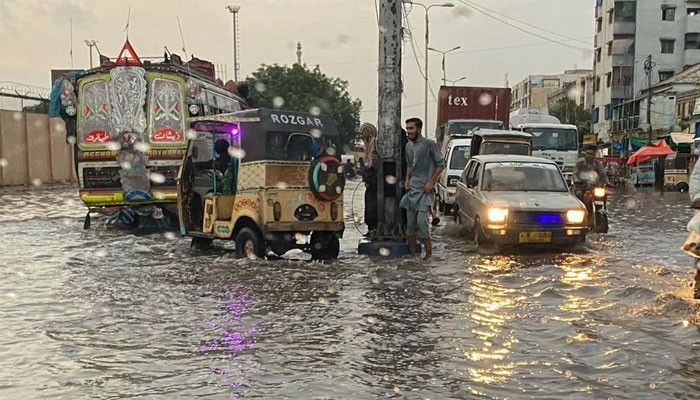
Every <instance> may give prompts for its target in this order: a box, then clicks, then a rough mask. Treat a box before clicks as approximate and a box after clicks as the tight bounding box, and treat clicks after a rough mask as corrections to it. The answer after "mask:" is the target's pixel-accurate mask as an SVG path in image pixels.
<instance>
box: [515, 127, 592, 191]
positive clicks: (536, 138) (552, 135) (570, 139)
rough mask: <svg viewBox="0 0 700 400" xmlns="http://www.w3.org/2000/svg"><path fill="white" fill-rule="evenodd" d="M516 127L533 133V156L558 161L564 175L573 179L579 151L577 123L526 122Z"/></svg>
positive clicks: (570, 179)
mask: <svg viewBox="0 0 700 400" xmlns="http://www.w3.org/2000/svg"><path fill="white" fill-rule="evenodd" d="M516 129H517V130H519V131H523V132H527V133H529V134H531V135H532V155H533V156H535V157H542V158H546V159H548V160H552V161H554V162H556V163H557V165H558V166H559V169H561V172H562V173H563V174H564V177H565V178H566V179H567V180H568V181H569V182H571V181H572V178H573V171H574V166H575V165H576V161H577V160H578V152H579V139H578V128H577V127H576V125H566V124H542V123H525V124H520V125H518V126H517V127H516Z"/></svg>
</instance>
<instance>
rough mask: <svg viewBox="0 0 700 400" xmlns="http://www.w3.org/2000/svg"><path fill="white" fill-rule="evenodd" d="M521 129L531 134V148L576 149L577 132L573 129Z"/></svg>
mask: <svg viewBox="0 0 700 400" xmlns="http://www.w3.org/2000/svg"><path fill="white" fill-rule="evenodd" d="M523 131H524V132H527V133H529V134H531V135H532V149H533V150H558V151H568V150H573V151H576V150H577V149H578V133H577V132H576V130H574V129H562V128H524V129H523Z"/></svg>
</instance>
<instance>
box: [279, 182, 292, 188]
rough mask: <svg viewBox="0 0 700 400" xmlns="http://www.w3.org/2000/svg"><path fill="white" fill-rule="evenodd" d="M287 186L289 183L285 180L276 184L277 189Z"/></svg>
mask: <svg viewBox="0 0 700 400" xmlns="http://www.w3.org/2000/svg"><path fill="white" fill-rule="evenodd" d="M288 187H289V185H287V183H286V182H280V183H278V184H277V189H282V190H284V189H286V188H288Z"/></svg>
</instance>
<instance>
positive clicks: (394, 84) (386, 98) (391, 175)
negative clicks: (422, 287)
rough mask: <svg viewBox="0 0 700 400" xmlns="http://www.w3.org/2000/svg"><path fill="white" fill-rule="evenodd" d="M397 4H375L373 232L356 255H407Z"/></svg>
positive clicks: (395, 0)
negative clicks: (376, 88) (376, 89)
mask: <svg viewBox="0 0 700 400" xmlns="http://www.w3.org/2000/svg"><path fill="white" fill-rule="evenodd" d="M401 16H402V2H401V0H379V26H381V27H382V28H383V29H380V30H379V71H378V80H379V82H378V83H379V93H378V94H379V112H378V115H377V131H378V134H377V141H376V148H375V149H376V151H377V162H376V168H377V205H378V207H377V229H376V231H375V232H374V233H373V234H372V236H371V237H370V240H371V242H362V243H360V246H359V249H358V251H359V252H360V254H374V255H378V254H383V255H387V254H386V253H385V252H386V251H387V250H388V251H390V253H391V254H392V255H400V254H407V253H408V248H407V245H406V243H405V231H404V228H403V223H402V221H401V213H400V212H399V200H400V199H401V195H402V188H403V183H404V177H403V176H402V175H403V172H402V170H401V154H402V151H403V150H402V149H401V141H400V134H401V93H402V91H403V88H402V83H401V37H402V35H401Z"/></svg>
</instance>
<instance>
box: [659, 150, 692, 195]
mask: <svg viewBox="0 0 700 400" xmlns="http://www.w3.org/2000/svg"><path fill="white" fill-rule="evenodd" d="M693 157H694V156H693V155H692V154H690V153H673V154H669V155H668V156H666V161H665V162H664V186H665V187H667V188H669V189H673V190H677V191H679V192H687V191H688V189H689V188H690V185H689V184H688V182H689V178H688V177H689V176H690V171H691V170H690V164H691V161H692V159H693Z"/></svg>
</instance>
